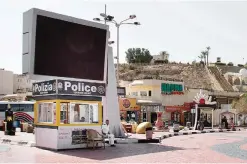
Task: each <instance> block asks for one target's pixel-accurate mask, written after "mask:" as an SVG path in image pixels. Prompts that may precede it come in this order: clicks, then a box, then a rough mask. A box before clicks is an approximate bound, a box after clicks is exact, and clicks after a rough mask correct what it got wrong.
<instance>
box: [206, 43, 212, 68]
mask: <svg viewBox="0 0 247 164" xmlns="http://www.w3.org/2000/svg"><path fill="white" fill-rule="evenodd" d="M206 49H207V50H206V52H207V65H208V55H209V51H210V49H211V48H210V47H209V46H208V47H206Z"/></svg>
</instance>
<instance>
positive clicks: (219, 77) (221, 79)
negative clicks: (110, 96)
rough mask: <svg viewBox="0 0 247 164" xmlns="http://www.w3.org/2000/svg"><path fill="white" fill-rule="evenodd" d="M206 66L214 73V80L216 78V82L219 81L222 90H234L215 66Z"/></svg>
mask: <svg viewBox="0 0 247 164" xmlns="http://www.w3.org/2000/svg"><path fill="white" fill-rule="evenodd" d="M208 68H209V70H210V71H211V73H212V74H214V76H215V78H216V80H218V82H219V83H220V85H221V87H222V88H223V89H224V91H231V92H233V91H234V90H233V88H232V86H231V85H230V84H229V83H228V81H227V80H226V79H225V77H224V76H223V75H222V74H221V73H220V71H219V69H218V68H217V67H208Z"/></svg>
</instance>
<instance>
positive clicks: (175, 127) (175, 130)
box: [173, 123, 180, 132]
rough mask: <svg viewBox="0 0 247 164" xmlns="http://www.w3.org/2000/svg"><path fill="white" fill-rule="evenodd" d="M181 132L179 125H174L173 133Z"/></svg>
mask: <svg viewBox="0 0 247 164" xmlns="http://www.w3.org/2000/svg"><path fill="white" fill-rule="evenodd" d="M179 130H180V127H179V124H176V123H174V124H173V131H174V132H179Z"/></svg>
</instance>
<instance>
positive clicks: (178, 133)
mask: <svg viewBox="0 0 247 164" xmlns="http://www.w3.org/2000/svg"><path fill="white" fill-rule="evenodd" d="M230 131H236V130H230V129H215V130H203V131H180V132H173V133H170V134H165V135H163V136H160V137H159V138H160V139H161V140H162V139H166V138H170V137H173V136H181V135H193V134H205V133H222V132H230ZM237 131H238V130H237Z"/></svg>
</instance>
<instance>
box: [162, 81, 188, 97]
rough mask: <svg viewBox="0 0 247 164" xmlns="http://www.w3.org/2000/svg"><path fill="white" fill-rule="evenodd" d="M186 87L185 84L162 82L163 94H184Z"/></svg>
mask: <svg viewBox="0 0 247 164" xmlns="http://www.w3.org/2000/svg"><path fill="white" fill-rule="evenodd" d="M183 92H184V87H183V84H171V83H162V84H161V94H178V95H180V94H183Z"/></svg>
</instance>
